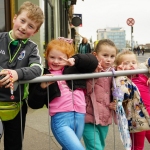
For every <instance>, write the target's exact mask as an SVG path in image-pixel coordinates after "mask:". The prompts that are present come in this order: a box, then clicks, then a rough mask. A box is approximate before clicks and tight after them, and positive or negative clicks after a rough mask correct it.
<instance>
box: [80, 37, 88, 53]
mask: <svg viewBox="0 0 150 150" xmlns="http://www.w3.org/2000/svg"><path fill="white" fill-rule="evenodd" d="M78 52H79V53H80V54H85V53H91V46H90V44H89V43H88V40H87V38H85V37H83V39H82V43H80V45H79V51H78Z"/></svg>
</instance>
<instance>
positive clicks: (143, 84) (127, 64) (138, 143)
mask: <svg viewBox="0 0 150 150" xmlns="http://www.w3.org/2000/svg"><path fill="white" fill-rule="evenodd" d="M116 66H118V67H117V68H118V70H135V69H140V68H143V69H145V68H147V67H149V66H150V59H148V60H147V61H146V62H144V63H141V64H139V63H138V61H137V58H136V55H135V54H134V53H133V52H131V51H128V50H127V51H122V52H121V53H120V54H118V55H117V57H116ZM128 78H129V79H130V80H131V81H132V82H133V83H134V84H135V85H136V87H137V88H138V90H139V92H140V95H141V98H142V101H143V103H144V105H145V107H146V110H147V112H148V114H149V115H150V101H149V100H150V92H149V83H150V79H149V78H148V74H136V75H131V76H128ZM128 87H129V86H128ZM132 89H136V88H135V87H134V88H132ZM132 89H128V91H130V90H132ZM131 93H133V91H132V92H131ZM126 98H127V97H126ZM126 98H125V99H126ZM130 135H131V139H132V150H143V149H144V141H145V138H146V139H147V140H148V142H149V143H150V130H148V131H142V132H136V133H131V134H130Z"/></svg>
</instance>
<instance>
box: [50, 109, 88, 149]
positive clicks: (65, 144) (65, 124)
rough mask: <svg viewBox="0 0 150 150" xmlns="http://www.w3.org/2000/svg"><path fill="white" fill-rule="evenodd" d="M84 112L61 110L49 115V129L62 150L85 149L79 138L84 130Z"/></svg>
mask: <svg viewBox="0 0 150 150" xmlns="http://www.w3.org/2000/svg"><path fill="white" fill-rule="evenodd" d="M84 118H85V114H81V113H77V112H73V111H72V112H61V113H57V114H55V115H54V116H52V117H51V130H52V132H53V134H54V136H55V138H56V140H57V141H58V142H59V144H60V145H61V146H62V150H85V149H84V147H83V145H82V143H81V142H80V139H81V137H82V133H83V130H84Z"/></svg>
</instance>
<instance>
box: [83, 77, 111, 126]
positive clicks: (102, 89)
mask: <svg viewBox="0 0 150 150" xmlns="http://www.w3.org/2000/svg"><path fill="white" fill-rule="evenodd" d="M93 81H94V82H95V84H94V85H93V83H94V82H93ZM93 87H94V89H93ZM111 88H112V77H103V78H98V79H94V80H88V81H87V94H86V97H85V98H86V116H85V123H95V124H96V125H98V124H100V125H102V126H107V125H109V124H111V123H112V111H111V110H110V109H109V104H110V101H111V95H112V94H111Z"/></svg>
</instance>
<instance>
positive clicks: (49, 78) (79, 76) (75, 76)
mask: <svg viewBox="0 0 150 150" xmlns="http://www.w3.org/2000/svg"><path fill="white" fill-rule="evenodd" d="M142 73H148V69H137V70H129V71H127V70H126V71H116V72H115V73H114V74H113V73H112V72H101V73H88V74H71V75H53V76H41V77H37V78H35V79H33V80H27V81H19V84H24V83H37V82H48V81H60V80H74V79H94V78H99V77H111V76H121V75H133V74H142ZM48 122H50V117H49V118H48ZM39 123H40V122H39ZM49 127H50V126H49ZM115 128H116V129H115ZM111 130H113V131H112V134H113V135H112V137H111V139H112V141H109V142H108V144H109V143H110V142H112V143H113V147H110V148H111V150H118V148H117V146H116V143H117V141H116V139H118V137H117V138H116V130H118V129H117V127H115V125H114V123H113V124H112V126H111ZM25 132H26V131H25ZM48 133H49V137H50V128H49V132H48ZM119 140H120V138H119ZM50 142H51V141H50V139H49V148H48V149H49V150H51V144H50ZM118 142H120V143H121V140H120V141H118ZM106 144H107V143H106ZM122 145H123V144H122Z"/></svg>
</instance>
